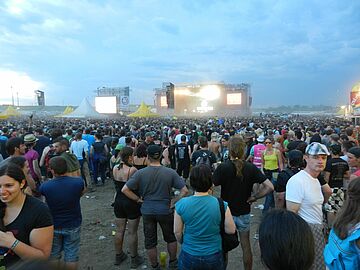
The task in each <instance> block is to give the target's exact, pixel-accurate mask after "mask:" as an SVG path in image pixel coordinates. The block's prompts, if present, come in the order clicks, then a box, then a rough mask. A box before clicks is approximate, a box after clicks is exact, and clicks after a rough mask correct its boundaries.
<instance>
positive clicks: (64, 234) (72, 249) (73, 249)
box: [50, 226, 81, 262]
mask: <svg viewBox="0 0 360 270" xmlns="http://www.w3.org/2000/svg"><path fill="white" fill-rule="evenodd" d="M80 228H81V227H80V226H79V227H76V228H63V229H55V230H54V239H53V245H52V250H51V255H50V258H51V259H56V260H60V259H61V252H62V251H64V261H65V262H77V261H79V249H80V232H81V229H80Z"/></svg>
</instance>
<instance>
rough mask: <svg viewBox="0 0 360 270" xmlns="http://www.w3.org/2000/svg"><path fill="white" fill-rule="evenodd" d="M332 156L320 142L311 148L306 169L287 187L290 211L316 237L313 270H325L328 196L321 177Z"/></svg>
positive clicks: (287, 205)
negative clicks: (324, 206)
mask: <svg viewBox="0 0 360 270" xmlns="http://www.w3.org/2000/svg"><path fill="white" fill-rule="evenodd" d="M329 154H330V153H329V151H328V149H327V148H326V146H325V145H323V144H321V143H317V142H313V143H311V144H309V145H308V146H307V147H306V150H305V156H304V158H305V161H306V167H305V169H304V170H302V171H300V172H298V173H297V174H295V175H294V176H293V177H291V178H290V179H289V181H288V183H287V185H286V195H285V196H286V208H287V209H288V210H289V211H292V212H295V213H297V214H298V215H299V216H300V217H302V218H303V219H304V220H305V221H306V222H307V223H308V224H309V226H310V227H311V230H312V232H313V235H314V242H315V260H314V264H313V266H312V269H325V264H324V258H323V250H324V247H325V239H324V235H323V213H322V204H323V202H324V196H323V194H322V191H321V190H322V189H321V185H320V182H319V180H318V179H317V177H318V176H319V174H320V173H321V172H322V171H323V170H324V169H325V165H326V159H327V156H328V155H329Z"/></svg>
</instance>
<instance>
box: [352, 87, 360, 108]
mask: <svg viewBox="0 0 360 270" xmlns="http://www.w3.org/2000/svg"><path fill="white" fill-rule="evenodd" d="M350 105H351V106H352V107H353V108H356V107H360V83H357V84H355V85H354V87H353V88H352V89H351V92H350Z"/></svg>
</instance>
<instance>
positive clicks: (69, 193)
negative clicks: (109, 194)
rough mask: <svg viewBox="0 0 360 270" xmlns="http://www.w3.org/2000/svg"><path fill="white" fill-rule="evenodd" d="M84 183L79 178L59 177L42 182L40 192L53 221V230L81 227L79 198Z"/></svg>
mask: <svg viewBox="0 0 360 270" xmlns="http://www.w3.org/2000/svg"><path fill="white" fill-rule="evenodd" d="M83 189H84V181H83V179H82V178H80V177H69V176H61V177H56V178H54V179H52V180H50V181H47V182H44V183H43V184H42V185H41V186H40V192H41V194H42V195H44V196H45V198H46V203H47V204H48V206H49V208H50V211H51V214H52V216H53V219H54V227H55V229H59V228H76V227H79V226H80V225H81V221H82V217H81V208H80V198H81V195H82V191H83Z"/></svg>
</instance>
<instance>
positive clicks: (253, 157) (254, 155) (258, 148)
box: [246, 135, 266, 169]
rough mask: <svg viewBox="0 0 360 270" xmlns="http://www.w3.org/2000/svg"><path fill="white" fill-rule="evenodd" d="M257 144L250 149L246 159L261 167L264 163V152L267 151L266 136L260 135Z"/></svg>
mask: <svg viewBox="0 0 360 270" xmlns="http://www.w3.org/2000/svg"><path fill="white" fill-rule="evenodd" d="M256 140H257V142H258V143H257V144H255V145H253V146H252V147H251V149H250V155H249V156H248V158H247V160H246V161H250V162H251V163H253V164H254V165H255V166H256V167H258V168H259V169H261V164H262V153H263V152H264V151H265V148H266V147H265V144H264V141H265V136H264V135H260V136H259V137H258V138H257V139H256Z"/></svg>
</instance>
